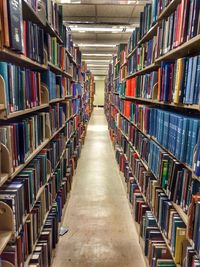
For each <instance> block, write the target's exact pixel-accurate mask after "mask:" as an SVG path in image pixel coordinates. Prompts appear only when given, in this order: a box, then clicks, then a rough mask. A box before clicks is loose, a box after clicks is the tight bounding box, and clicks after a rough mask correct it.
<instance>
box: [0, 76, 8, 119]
mask: <svg viewBox="0 0 200 267" xmlns="http://www.w3.org/2000/svg"><path fill="white" fill-rule="evenodd" d="M6 116H7V110H6V88H5V82H4V79H3V77H2V76H1V75H0V119H3V118H5V117H6Z"/></svg>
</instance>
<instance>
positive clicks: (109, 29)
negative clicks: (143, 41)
mask: <svg viewBox="0 0 200 267" xmlns="http://www.w3.org/2000/svg"><path fill="white" fill-rule="evenodd" d="M70 29H71V30H72V31H73V32H77V31H78V32H80V31H87V32H112V33H127V32H129V33H130V32H132V31H133V30H134V29H135V28H127V27H125V26H124V27H121V28H113V27H105V28H102V27H75V26H74V25H72V26H70Z"/></svg>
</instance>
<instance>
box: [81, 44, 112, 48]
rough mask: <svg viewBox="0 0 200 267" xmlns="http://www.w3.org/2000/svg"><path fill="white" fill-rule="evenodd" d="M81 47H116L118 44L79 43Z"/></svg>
mask: <svg viewBox="0 0 200 267" xmlns="http://www.w3.org/2000/svg"><path fill="white" fill-rule="evenodd" d="M78 46H80V47H116V44H78Z"/></svg>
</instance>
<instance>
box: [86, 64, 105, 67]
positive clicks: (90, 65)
mask: <svg viewBox="0 0 200 267" xmlns="http://www.w3.org/2000/svg"><path fill="white" fill-rule="evenodd" d="M87 66H88V67H108V65H98V64H87Z"/></svg>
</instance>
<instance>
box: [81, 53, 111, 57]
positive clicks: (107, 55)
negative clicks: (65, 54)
mask: <svg viewBox="0 0 200 267" xmlns="http://www.w3.org/2000/svg"><path fill="white" fill-rule="evenodd" d="M82 56H88V57H112V54H89V53H83V54H82Z"/></svg>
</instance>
